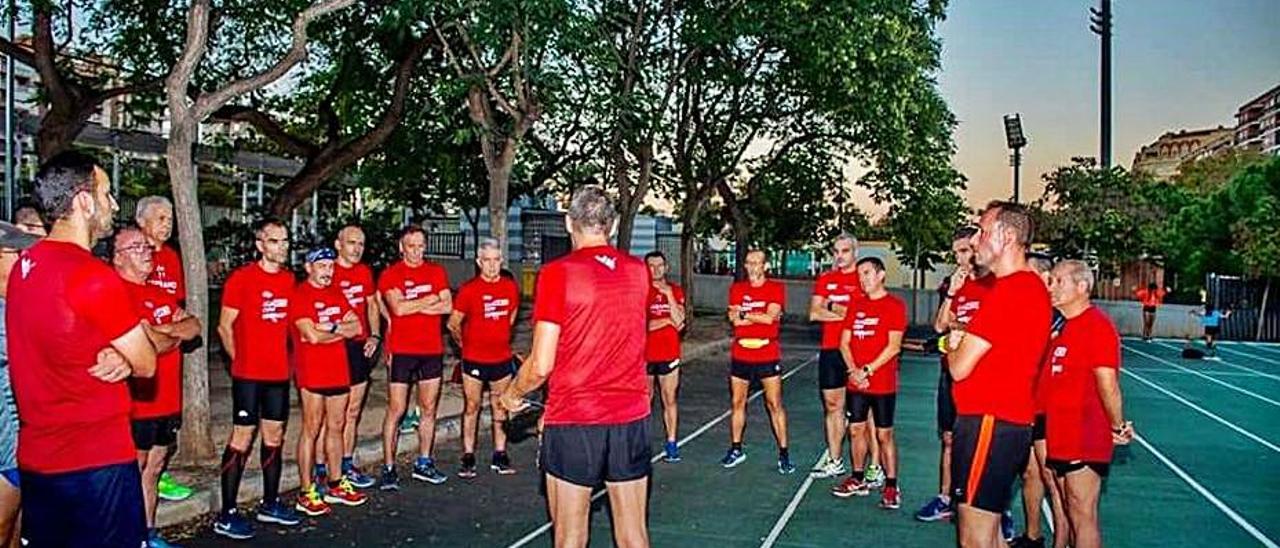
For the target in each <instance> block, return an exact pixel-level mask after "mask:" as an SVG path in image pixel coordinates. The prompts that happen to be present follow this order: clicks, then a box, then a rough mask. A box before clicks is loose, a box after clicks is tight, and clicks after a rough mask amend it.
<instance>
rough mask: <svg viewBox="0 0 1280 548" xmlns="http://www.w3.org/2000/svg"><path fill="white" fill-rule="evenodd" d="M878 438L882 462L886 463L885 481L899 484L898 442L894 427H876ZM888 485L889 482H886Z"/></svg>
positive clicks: (894, 484) (895, 484)
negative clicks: (895, 439) (895, 438)
mask: <svg viewBox="0 0 1280 548" xmlns="http://www.w3.org/2000/svg"><path fill="white" fill-rule="evenodd" d="M876 439H877V441H878V442H879V444H880V451H881V455H883V457H882V460H881V461H880V463H881V464H882V465H884V475H885V481H886V482H890V483H892V485H893V486H895V487H896V486H897V481H898V444H897V443H895V442H894V439H893V427H892V426H885V427H881V428H876ZM886 485H888V484H886Z"/></svg>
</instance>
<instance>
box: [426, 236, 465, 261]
mask: <svg viewBox="0 0 1280 548" xmlns="http://www.w3.org/2000/svg"><path fill="white" fill-rule="evenodd" d="M466 251H467V235H466V233H464V232H431V233H428V234H427V252H426V254H427V255H429V256H432V257H450V258H454V259H462V258H464V257H465V256H466V255H465V254H466Z"/></svg>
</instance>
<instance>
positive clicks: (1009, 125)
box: [1004, 113, 1027, 204]
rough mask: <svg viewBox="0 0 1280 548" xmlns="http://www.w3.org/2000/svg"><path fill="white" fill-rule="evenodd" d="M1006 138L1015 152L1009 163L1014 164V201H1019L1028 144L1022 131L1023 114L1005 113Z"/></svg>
mask: <svg viewBox="0 0 1280 548" xmlns="http://www.w3.org/2000/svg"><path fill="white" fill-rule="evenodd" d="M1004 138H1005V141H1007V142H1008V143H1009V148H1010V149H1011V150H1013V154H1012V155H1011V156H1010V157H1009V165H1011V166H1013V203H1015V204H1016V203H1018V201H1019V200H1018V199H1019V192H1018V188H1019V185H1020V182H1021V181H1020V180H1019V179H1020V176H1021V173H1020V172H1021V168H1022V147H1024V146H1027V136H1026V135H1024V134H1023V133H1022V115H1021V114H1016V113H1015V114H1006V115H1004Z"/></svg>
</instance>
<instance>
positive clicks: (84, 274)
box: [67, 264, 139, 340]
mask: <svg viewBox="0 0 1280 548" xmlns="http://www.w3.org/2000/svg"><path fill="white" fill-rule="evenodd" d="M67 296H68V297H69V299H68V300H69V301H70V302H71V306H72V308H73V309H74V310H75V312H76V314H78V315H80V316H83V317H85V318H87V319H88V320H89V323H91V324H93V326H94V327H95V328H97V329H98V330H99V331H101V332H102V333H103V334H104V335H106V336H107V339H108V340H115V339H117V338H119V337H120V336H122V335H124V334H125V333H128V332H129V330H130V329H133V328H134V327H135V326H137V325H138V314H136V313H135V314H120V311H121V310H137V309H138V308H139V305H138V304H137V303H135V302H134V300H133V299H131V298H130V297H129V290H128V289H127V288H126V287H125V285H124V280H121V279H120V276H118V275H116V273H115V272H112V271H111V269H109V268H108V267H107V266H106V265H103V264H94V265H91V266H86V267H83V268H81V269H80V271H79V272H77V273H76V275H75V276H73V277H71V283H70V287H69V288H68V289H67Z"/></svg>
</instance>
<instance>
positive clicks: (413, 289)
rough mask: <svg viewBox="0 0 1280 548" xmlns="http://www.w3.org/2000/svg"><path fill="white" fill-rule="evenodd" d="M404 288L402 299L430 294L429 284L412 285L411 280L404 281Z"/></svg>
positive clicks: (411, 298)
mask: <svg viewBox="0 0 1280 548" xmlns="http://www.w3.org/2000/svg"><path fill="white" fill-rule="evenodd" d="M404 287H405V290H404V298H406V299H409V300H413V299H416V298H418V297H421V296H423V295H426V294H428V293H431V284H425V285H413V280H405V281H404Z"/></svg>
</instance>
